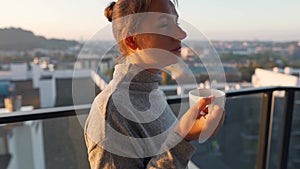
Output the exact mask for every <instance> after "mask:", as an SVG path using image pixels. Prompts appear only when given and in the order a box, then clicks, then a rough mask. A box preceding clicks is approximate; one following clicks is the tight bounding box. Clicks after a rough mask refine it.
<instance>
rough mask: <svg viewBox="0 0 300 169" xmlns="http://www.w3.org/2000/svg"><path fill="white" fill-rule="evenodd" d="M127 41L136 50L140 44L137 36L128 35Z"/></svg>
mask: <svg viewBox="0 0 300 169" xmlns="http://www.w3.org/2000/svg"><path fill="white" fill-rule="evenodd" d="M125 43H126V45H127V46H128V47H129V48H130V49H131V50H133V51H135V50H136V49H137V48H138V45H137V43H136V41H135V38H134V37H133V36H128V37H127V38H126V39H125Z"/></svg>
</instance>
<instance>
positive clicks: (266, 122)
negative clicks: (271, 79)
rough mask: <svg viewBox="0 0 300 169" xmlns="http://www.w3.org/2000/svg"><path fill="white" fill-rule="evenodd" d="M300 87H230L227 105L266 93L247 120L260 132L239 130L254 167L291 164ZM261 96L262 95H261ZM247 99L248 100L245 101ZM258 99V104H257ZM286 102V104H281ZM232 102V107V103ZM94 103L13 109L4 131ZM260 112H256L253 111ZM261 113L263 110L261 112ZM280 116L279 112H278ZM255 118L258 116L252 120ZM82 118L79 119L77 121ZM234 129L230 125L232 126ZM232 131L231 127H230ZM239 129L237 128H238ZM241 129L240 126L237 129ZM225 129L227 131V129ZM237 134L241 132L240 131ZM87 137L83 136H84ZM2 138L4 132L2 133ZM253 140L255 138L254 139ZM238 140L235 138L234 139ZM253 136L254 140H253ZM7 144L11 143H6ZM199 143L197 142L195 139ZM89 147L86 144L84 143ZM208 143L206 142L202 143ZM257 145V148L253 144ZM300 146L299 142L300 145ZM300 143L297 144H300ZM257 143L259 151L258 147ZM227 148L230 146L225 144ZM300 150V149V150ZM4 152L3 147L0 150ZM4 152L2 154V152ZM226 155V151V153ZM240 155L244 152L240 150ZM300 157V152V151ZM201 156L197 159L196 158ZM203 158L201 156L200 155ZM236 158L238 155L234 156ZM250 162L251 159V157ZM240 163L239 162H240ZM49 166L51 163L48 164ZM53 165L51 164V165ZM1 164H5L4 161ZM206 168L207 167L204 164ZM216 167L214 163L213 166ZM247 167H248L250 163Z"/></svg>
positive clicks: (172, 100)
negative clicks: (274, 145)
mask: <svg viewBox="0 0 300 169" xmlns="http://www.w3.org/2000/svg"><path fill="white" fill-rule="evenodd" d="M298 91H300V87H266V88H253V89H242V90H236V91H227V92H226V98H227V100H229V101H227V103H226V105H225V109H226V110H228V109H232V107H234V106H236V107H238V108H242V107H246V109H248V108H247V106H248V105H247V101H246V102H244V104H235V103H232V104H231V103H230V102H231V99H232V100H239V99H240V98H245V97H247V96H253V95H255V96H256V95H262V97H254V99H253V100H255V101H256V103H259V102H261V105H259V106H258V108H260V109H261V110H260V112H256V111H255V110H252V109H254V108H253V107H249V109H250V108H251V111H250V110H249V111H250V112H251V114H250V115H251V116H259V118H255V117H254V118H252V117H251V118H248V117H246V118H245V119H246V121H247V124H248V122H249V123H250V126H251V124H253V125H256V124H257V126H259V131H258V132H257V133H256V134H253V133H255V132H256V129H255V128H254V129H253V130H251V129H250V128H251V127H245V128H248V129H249V131H247V132H244V133H239V134H238V135H240V136H241V138H244V139H246V141H245V142H244V143H243V144H245V145H246V144H247V146H248V147H250V148H247V149H245V151H244V152H243V153H244V154H247V156H244V157H245V158H248V157H253V158H256V161H255V164H254V165H253V167H250V168H258V169H268V168H272V167H270V162H272V165H274V164H273V163H274V161H278V163H277V164H275V166H276V168H278V169H282V168H289V154H290V152H289V150H290V142H291V136H292V133H294V134H296V135H297V132H299V131H293V132H292V122H293V113H295V105H296V104H299V103H298V101H297V102H295V100H296V99H295V96H296V94H297V92H298ZM275 92H284V93H281V95H282V96H283V97H281V100H282V102H280V105H277V104H275V103H276V101H275V95H276V93H275ZM257 98H259V99H257ZM167 101H168V103H169V104H170V106H171V107H172V106H176V105H178V104H180V103H181V102H184V103H187V102H188V98H187V97H184V98H180V97H169V98H168V100H167ZM245 103H246V104H245ZM256 103H255V104H256ZM281 103H282V104H281ZM229 106H230V107H229ZM89 108H90V105H81V106H75V107H74V106H70V107H58V108H47V109H40V110H33V111H30V112H13V113H5V114H0V131H1V127H3V126H5V125H9V124H16V123H18V122H21V123H22V122H28V121H40V120H52V119H53V120H54V119H60V118H68V117H74V116H87V114H88V112H89ZM275 109H280V110H281V109H282V111H281V112H279V114H280V118H279V119H278V118H277V119H276V118H274V110H275ZM252 112H256V113H252ZM259 113H260V114H259ZM242 114H243V112H240V115H242ZM230 116H233V115H232V114H231V112H230V111H227V115H226V120H225V123H224V126H223V127H225V128H226V125H229V122H227V117H230ZM276 116H277V115H276ZM251 119H256V120H253V121H251ZM277 121H280V123H277ZM77 122H78V121H77ZM275 122H276V124H278V125H279V126H277V128H279V130H278V131H277V130H276V132H280V133H277V134H278V135H279V138H278V139H277V140H278V141H277V142H278V144H277V147H279V148H278V152H276V155H274V156H273V155H272V154H271V153H270V152H271V146H272V141H273V138H272V132H273V133H274V131H275V128H276V127H274V124H275ZM240 124H241V125H242V126H239V127H240V128H243V125H246V122H245V123H240ZM228 129H230V128H228ZM228 131H229V133H230V130H228ZM235 131H236V130H235ZM237 131H238V130H237ZM222 132H223V130H221V131H220V132H219V133H222ZM224 133H225V132H224ZM236 134H237V133H236ZM82 137H83V136H82ZM224 137H226V136H221V137H220V140H222V139H224ZM0 138H1V135H0ZM251 139H252V140H255V141H253V142H251ZM233 140H234V139H233ZM249 140H250V141H249ZM5 144H7V143H5ZM194 144H197V143H194ZM211 145H212V146H214V147H217V148H215V149H219V145H218V143H216V142H212V143H211ZM81 146H83V147H84V148H85V145H81ZM200 146H205V145H200ZM252 146H253V150H252V149H251V147H252ZM297 146H298V147H300V146H299V145H297ZM297 146H296V147H297ZM256 147H257V151H256V150H255V149H256ZM225 148H226V147H225ZM220 152H222V151H220V150H219V151H218V153H215V154H214V157H216V158H220V159H222V158H224V159H226V157H222V153H220ZM299 152H300V151H299ZM0 153H1V151H0ZM0 155H1V154H0ZM223 156H225V155H223ZM237 156H240V155H239V154H237ZM299 157H300V154H299ZM196 160H197V159H196ZM198 160H201V159H198ZM232 160H233V161H234V160H235V159H232ZM245 160H246V161H247V159H244V160H241V161H245ZM294 161H295V163H297V159H295V160H294ZM248 162H249V161H248ZM237 163H238V162H237ZM240 164H241V165H243V164H247V163H245V162H240ZM47 166H49V165H47ZM50 166H51V165H50ZM0 168H1V164H0ZM202 168H205V167H201V169H202ZM212 168H213V167H212ZM227 168H238V167H237V166H235V167H234V166H233V167H232V166H229V167H227ZM243 168H247V167H246V166H245V167H243Z"/></svg>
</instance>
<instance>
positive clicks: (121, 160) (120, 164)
mask: <svg viewBox="0 0 300 169" xmlns="http://www.w3.org/2000/svg"><path fill="white" fill-rule="evenodd" d="M86 144H87V147H88V155H89V162H90V167H91V169H123V168H136V169H146V168H147V169H166V168H167V169H184V168H186V167H187V164H188V162H189V160H190V158H191V156H192V154H193V152H194V147H192V146H191V145H190V144H189V143H188V142H186V141H181V142H180V143H179V144H177V145H176V146H175V147H173V148H172V149H170V150H167V151H166V152H163V153H161V154H159V155H156V156H153V157H151V158H128V157H122V156H118V155H116V154H113V153H110V152H108V151H106V150H105V149H103V148H102V147H101V146H99V145H98V144H96V143H95V142H93V141H91V140H90V139H89V138H88V137H87V136H86Z"/></svg>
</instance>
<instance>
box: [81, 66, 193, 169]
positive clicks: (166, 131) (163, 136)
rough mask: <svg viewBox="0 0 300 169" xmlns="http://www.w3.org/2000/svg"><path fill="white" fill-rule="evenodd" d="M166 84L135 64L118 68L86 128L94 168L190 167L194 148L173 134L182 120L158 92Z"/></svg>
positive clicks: (89, 118) (95, 101) (100, 95)
mask: <svg viewBox="0 0 300 169" xmlns="http://www.w3.org/2000/svg"><path fill="white" fill-rule="evenodd" d="M160 79H161V78H160V76H159V75H157V74H152V73H150V72H148V71H144V70H142V69H141V68H139V67H137V66H135V65H132V64H120V65H117V66H116V67H115V72H114V75H113V79H112V81H111V82H110V83H109V84H108V86H107V87H106V88H105V90H103V91H102V92H101V93H100V94H99V95H98V96H97V97H96V98H95V100H94V102H93V104H92V107H91V110H90V114H89V117H88V119H87V121H86V125H85V139H86V145H87V149H88V155H89V162H90V166H91V168H92V169H100V168H105V169H115V168H118V169H144V168H168V169H171V168H174V169H175V168H179V169H181V168H182V169H184V168H186V167H187V164H188V161H189V160H190V158H191V156H192V153H193V152H194V148H193V147H192V146H191V145H190V144H189V143H188V142H186V141H185V140H183V138H181V137H180V136H179V135H177V134H176V133H174V132H173V127H174V125H175V124H176V122H177V118H176V117H175V116H174V114H173V112H172V111H171V109H170V107H169V105H168V104H167V102H166V99H165V96H164V94H163V93H162V92H161V91H160V90H158V83H159V81H160Z"/></svg>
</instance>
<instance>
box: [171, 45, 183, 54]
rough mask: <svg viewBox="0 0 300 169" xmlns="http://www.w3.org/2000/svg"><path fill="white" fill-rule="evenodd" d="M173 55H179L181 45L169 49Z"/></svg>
mask: <svg viewBox="0 0 300 169" xmlns="http://www.w3.org/2000/svg"><path fill="white" fill-rule="evenodd" d="M171 52H172V53H174V54H175V55H181V47H178V48H175V49H172V50H171Z"/></svg>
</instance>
